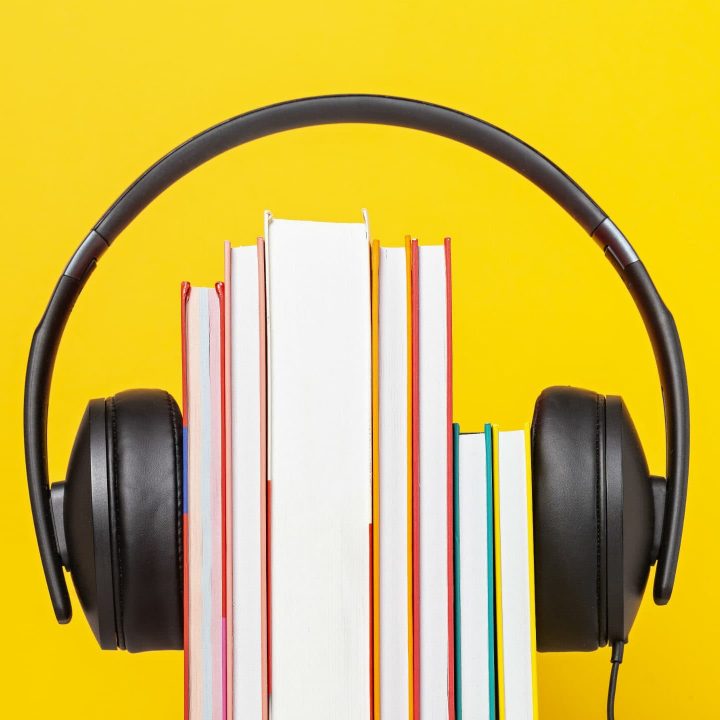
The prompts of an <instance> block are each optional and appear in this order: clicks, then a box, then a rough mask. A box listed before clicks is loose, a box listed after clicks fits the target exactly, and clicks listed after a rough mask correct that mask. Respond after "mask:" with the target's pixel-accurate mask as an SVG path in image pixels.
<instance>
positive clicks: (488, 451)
mask: <svg viewBox="0 0 720 720" xmlns="http://www.w3.org/2000/svg"><path fill="white" fill-rule="evenodd" d="M484 435H485V491H486V495H485V497H486V503H487V568H488V573H487V582H488V595H487V603H488V605H487V616H488V648H487V652H488V687H489V704H490V707H489V713H490V714H489V717H490V718H491V719H492V720H497V716H498V712H497V651H496V645H497V642H496V632H495V508H494V503H495V493H494V491H493V483H494V470H493V468H494V463H493V439H492V425H491V424H490V423H485V433H484Z"/></svg>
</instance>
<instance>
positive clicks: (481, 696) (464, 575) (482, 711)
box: [455, 425, 496, 720]
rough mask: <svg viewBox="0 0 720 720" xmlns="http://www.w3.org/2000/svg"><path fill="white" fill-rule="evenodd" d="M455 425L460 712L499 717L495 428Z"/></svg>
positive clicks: (460, 715) (466, 717)
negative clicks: (471, 428)
mask: <svg viewBox="0 0 720 720" xmlns="http://www.w3.org/2000/svg"><path fill="white" fill-rule="evenodd" d="M455 428H456V436H455V450H456V455H455V467H456V486H455V581H456V582H455V593H456V595H455V603H456V605H455V606H456V613H455V623H456V624H455V637H456V646H455V651H456V655H455V657H456V663H455V673H456V675H455V677H456V699H457V713H456V716H457V720H494V718H495V717H496V713H495V636H494V635H495V633H494V624H495V618H494V615H495V603H494V583H493V574H494V559H493V542H492V532H493V520H492V513H493V502H492V481H493V473H492V432H491V431H489V428H486V431H485V432H482V433H467V434H460V432H459V426H457V425H456V426H455Z"/></svg>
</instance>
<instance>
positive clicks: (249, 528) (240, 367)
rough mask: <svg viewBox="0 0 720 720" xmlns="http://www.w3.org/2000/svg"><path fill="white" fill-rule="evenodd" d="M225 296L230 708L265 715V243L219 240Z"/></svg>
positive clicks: (259, 719) (259, 718)
mask: <svg viewBox="0 0 720 720" xmlns="http://www.w3.org/2000/svg"><path fill="white" fill-rule="evenodd" d="M225 289H226V294H227V298H228V309H227V311H226V315H227V325H226V327H227V331H226V336H227V338H228V341H227V342H226V347H227V350H228V352H227V355H226V358H227V359H226V378H227V384H228V387H230V388H231V391H230V393H229V394H228V395H229V401H228V403H227V407H226V426H227V428H228V436H229V438H230V443H229V448H230V452H229V453H228V454H227V465H228V477H229V479H230V482H229V483H228V493H227V499H226V502H227V507H228V508H229V512H228V521H227V523H226V528H227V538H228V541H227V559H226V563H227V574H228V579H229V582H228V587H229V589H230V592H229V600H228V606H229V608H230V610H229V612H228V614H227V617H228V627H227V637H228V668H229V672H228V688H227V695H228V701H227V704H228V714H229V717H232V718H237V719H238V720H239V719H240V718H243V720H244V719H248V720H252V719H255V720H266V718H267V717H268V682H267V681H268V677H267V562H266V559H267V537H266V510H267V508H266V502H267V501H266V497H267V453H266V439H267V427H266V358H265V245H264V242H263V240H262V238H260V239H258V241H257V243H256V244H254V245H250V246H246V247H234V248H231V247H230V243H226V244H225Z"/></svg>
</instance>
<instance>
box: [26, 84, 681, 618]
mask: <svg viewBox="0 0 720 720" xmlns="http://www.w3.org/2000/svg"><path fill="white" fill-rule="evenodd" d="M332 123H370V124H376V125H394V126H399V127H405V128H410V129H413V130H422V131H424V132H428V133H432V134H435V135H440V136H444V137H446V138H449V139H451V140H456V141H457V142H460V143H463V144H465V145H469V146H470V147H473V148H475V149H476V150H480V151H481V152H484V153H485V154H487V155H490V156H492V157H494V158H496V159H497V160H500V161H501V162H502V163H504V164H505V165H507V166H508V167H510V168H512V169H513V170H516V171H517V172H519V173H520V174H521V175H524V176H525V177H526V178H527V179H528V180H531V181H532V182H533V183H535V185H537V186H538V187H539V188H541V189H542V190H544V191H545V192H546V193H547V194H548V195H549V196H550V197H551V198H553V200H555V202H557V203H558V204H559V205H560V206H561V207H563V208H564V209H565V210H566V211H567V212H568V213H569V214H570V215H571V216H572V217H573V218H575V220H576V221H577V222H578V223H579V224H580V225H581V226H582V227H583V228H584V230H585V231H586V232H587V233H588V234H589V235H590V236H591V237H592V238H593V239H594V240H595V241H596V242H597V243H598V244H599V245H600V247H601V248H602V249H603V252H604V253H605V255H606V256H607V257H608V259H609V260H610V261H611V263H612V265H613V266H614V267H615V269H616V270H617V272H618V273H619V275H620V277H621V278H622V279H623V281H624V283H625V284H626V285H627V287H628V289H629V291H630V294H631V295H632V297H633V299H634V301H635V303H636V305H637V307H638V309H639V311H640V314H641V315H642V318H643V321H644V323H645V327H646V329H647V332H648V335H649V336H650V341H651V343H652V347H653V350H654V353H655V361H656V363H657V367H658V372H659V375H660V384H661V387H662V391H663V398H664V408H665V435H666V440H665V442H666V473H667V493H666V502H665V510H664V519H663V532H662V542H661V547H660V554H659V558H658V565H657V569H656V572H655V586H654V593H653V594H654V598H655V602H656V603H658V604H665V603H666V602H667V601H668V600H669V599H670V595H671V593H672V587H673V582H674V580H675V571H676V569H677V561H678V554H679V551H680V538H681V535H682V526H683V517H684V514H685V498H686V494H687V481H688V464H689V445H690V419H689V402H688V390H687V377H686V374H685V363H684V360H683V353H682V348H681V346H680V338H679V337H678V333H677V329H676V326H675V321H674V320H673V317H672V315H671V314H670V312H669V310H668V309H667V308H666V307H665V304H664V303H663V301H662V299H661V298H660V295H659V294H658V292H657V290H656V289H655V286H654V285H653V282H652V280H651V279H650V276H649V275H648V273H647V270H646V269H645V267H644V266H643V264H642V263H641V262H640V260H639V258H638V256H637V254H636V253H635V251H634V250H633V248H632V246H631V245H630V243H629V242H628V241H627V240H626V238H625V237H624V236H623V234H622V233H621V232H620V230H618V228H617V227H616V225H615V224H614V223H613V222H612V220H610V219H609V218H608V216H607V215H606V214H605V213H604V212H603V211H602V210H601V209H600V208H599V207H598V206H597V205H596V204H595V203H594V202H593V200H592V199H591V198H590V197H589V196H588V195H587V194H586V193H585V192H584V191H583V190H582V189H581V188H580V187H579V186H578V185H577V184H576V183H575V182H574V181H573V180H572V179H571V178H569V177H568V176H567V175H566V174H565V173H564V172H563V171H562V170H560V168H558V167H557V166H556V165H554V164H553V163H552V162H550V160H548V159H547V158H546V157H544V156H543V155H541V154H540V153H539V152H537V151H536V150H534V149H533V148H531V147H530V146H529V145H526V144H525V143H523V142H522V141H521V140H518V138H516V137H514V136H513V135H510V134H509V133H507V132H505V131H503V130H501V129H499V128H497V127H495V126H493V125H490V124H489V123H486V122H484V121H482V120H479V119H477V118H474V117H472V116H470V115H466V114H464V113H461V112H458V111H456V110H451V109H449V108H445V107H441V106H439V105H432V104H430V103H425V102H419V101H417V100H406V99H403V98H395V97H386V96H381V95H329V96H325V97H315V98H306V99H302V100H293V101H290V102H283V103H279V104H277V105H269V106H268V107H264V108H261V109H259V110H254V111H252V112H248V113H245V114H243V115H238V116H237V117H234V118H232V119H230V120H227V121H226V122H223V123H220V124H219V125H216V126H215V127H212V128H210V129H209V130H206V131H205V132H203V133H200V134H199V135H196V136H195V137H194V138H192V139H190V140H188V141H187V142H186V143H184V144H183V145H180V146H179V147H178V148H176V149H175V150H173V151H172V152H170V153H169V154H168V155H166V156H165V157H164V158H162V159H161V160H160V161H158V162H157V163H156V164H155V165H153V166H152V167H151V168H150V169H149V170H147V172H145V173H144V174H143V175H142V176H140V177H139V178H138V179H137V180H136V181H135V182H134V183H133V184H132V185H131V186H130V187H129V188H128V189H127V190H126V191H125V192H124V193H123V194H122V195H121V196H120V197H119V198H118V200H117V201H116V202H115V203H114V204H113V205H112V206H111V207H110V209H109V210H108V211H107V212H106V213H105V214H104V215H103V216H102V218H101V219H100V220H99V221H98V223H97V224H96V225H95V227H94V228H93V229H92V230H91V231H90V233H89V234H88V235H87V237H86V238H85V240H84V241H83V242H82V243H81V245H80V246H79V248H78V249H77V251H76V252H75V254H74V255H73V256H72V258H71V260H70V262H69V263H68V265H67V267H66V268H65V270H64V272H63V274H62V275H61V277H60V280H59V281H58V283H57V285H56V286H55V290H54V291H53V294H52V296H51V297H50V301H49V303H48V306H47V309H46V310H45V314H44V315H43V317H42V319H41V320H40V324H39V325H38V327H37V329H36V331H35V334H34V336H33V341H32V346H31V348H30V357H29V359H28V367H27V375H26V379H25V462H26V466H27V476H28V487H29V490H30V502H31V506H32V513H33V520H34V523H35V532H36V535H37V539H38V545H39V548H40V555H41V558H42V563H43V569H44V571H45V579H46V581H47V584H48V589H49V591H50V596H51V598H52V603H53V608H54V610H55V615H56V617H57V619H58V621H60V622H67V621H68V620H70V616H71V608H70V599H69V596H68V591H67V585H66V583H65V577H64V575H63V572H62V565H61V561H60V555H59V553H58V549H57V543H56V541H55V537H54V532H53V524H52V516H51V511H50V490H49V484H48V469H47V410H48V399H49V395H50V384H51V380H52V372H53V367H54V364H55V357H56V354H57V350H58V346H59V344H60V339H61V337H62V334H63V330H64V328H65V324H66V322H67V319H68V317H69V316H70V313H71V311H72V309H73V306H74V305H75V301H76V300H77V298H78V296H79V295H80V292H81V291H82V289H83V287H84V285H85V282H86V281H87V278H88V276H89V275H90V273H91V272H92V270H93V269H94V268H95V266H96V264H97V262H98V260H99V258H100V256H101V255H102V254H103V253H104V252H105V250H107V248H108V247H109V246H110V244H111V243H112V242H113V240H114V239H115V238H116V237H117V236H118V235H119V234H120V232H121V231H122V230H123V229H124V228H125V227H126V226H127V225H128V224H129V223H130V222H131V221H132V220H133V219H134V218H135V217H136V216H137V215H138V214H139V213H140V212H141V211H142V210H143V209H144V208H145V207H147V205H149V204H150V203H151V202H152V201H153V200H154V199H155V198H156V197H157V196H158V195H160V193H162V192H163V191H164V190H165V189H167V188H168V187H170V185H172V184H173V183H174V182H176V181H177V180H179V179H180V178H181V177H183V176H184V175H186V174H187V173H189V172H190V171H191V170H194V169H195V168H196V167H198V166H199V165H202V164H203V163H205V162H207V161H208V160H211V159H212V158H214V157H215V156H217V155H219V154H220V153H223V152H225V151H226V150H230V149H231V148H234V147H237V146H238V145H243V144H244V143H247V142H250V141H252V140H257V139H259V138H262V137H265V136H267V135H272V134H275V133H279V132H284V131H286V130H293V129H296V128H302V127H309V126H312V125H328V124H332Z"/></svg>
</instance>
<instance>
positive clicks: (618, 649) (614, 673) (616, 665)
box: [607, 641, 625, 720]
mask: <svg viewBox="0 0 720 720" xmlns="http://www.w3.org/2000/svg"><path fill="white" fill-rule="evenodd" d="M624 650H625V643H624V642H622V641H618V642H615V643H613V646H612V656H611V658H610V662H611V663H612V670H611V671H610V685H609V686H608V698H607V720H615V690H616V689H617V679H618V671H619V670H620V663H621V662H622V661H623V652H624Z"/></svg>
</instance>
